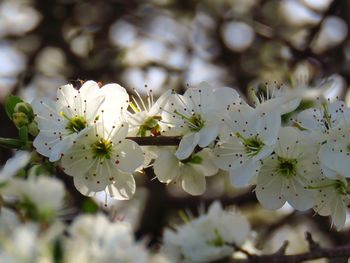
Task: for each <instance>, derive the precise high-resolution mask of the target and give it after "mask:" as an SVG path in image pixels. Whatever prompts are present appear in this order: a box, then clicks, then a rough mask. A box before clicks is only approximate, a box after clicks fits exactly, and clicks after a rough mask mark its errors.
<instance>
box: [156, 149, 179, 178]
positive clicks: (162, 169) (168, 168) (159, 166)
mask: <svg viewBox="0 0 350 263" xmlns="http://www.w3.org/2000/svg"><path fill="white" fill-rule="evenodd" d="M153 170H154V173H155V175H156V176H157V178H158V180H159V181H160V182H162V183H170V182H171V181H173V180H175V179H176V178H177V177H178V176H179V170H180V168H179V161H178V159H177V158H176V156H175V155H174V153H173V152H171V151H168V150H163V151H160V153H159V154H158V158H157V159H156V160H155V162H154V165H153Z"/></svg>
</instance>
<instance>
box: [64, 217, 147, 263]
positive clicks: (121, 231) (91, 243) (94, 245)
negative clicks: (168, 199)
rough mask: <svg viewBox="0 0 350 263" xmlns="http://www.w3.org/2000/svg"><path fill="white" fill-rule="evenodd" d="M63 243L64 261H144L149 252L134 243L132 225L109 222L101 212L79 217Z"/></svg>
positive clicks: (138, 262)
mask: <svg viewBox="0 0 350 263" xmlns="http://www.w3.org/2000/svg"><path fill="white" fill-rule="evenodd" d="M69 233H70V236H69V238H68V240H67V241H66V242H65V252H66V253H65V259H66V261H65V262H66V263H73V262H91V263H110V262H115V263H126V262H127V263H147V262H149V261H148V259H149V255H148V252H147V251H146V249H145V247H144V246H143V245H142V244H138V243H136V242H135V240H134V237H133V232H132V229H131V226H130V225H129V224H128V223H125V222H110V221H109V220H108V219H107V218H106V217H105V216H104V215H102V214H97V215H82V216H79V217H78V218H77V219H75V221H74V222H73V224H72V225H71V227H70V228H69Z"/></svg>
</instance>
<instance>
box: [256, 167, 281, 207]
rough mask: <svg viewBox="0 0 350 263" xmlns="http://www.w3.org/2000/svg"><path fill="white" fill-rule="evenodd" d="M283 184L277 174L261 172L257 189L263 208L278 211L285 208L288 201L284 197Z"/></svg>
mask: <svg viewBox="0 0 350 263" xmlns="http://www.w3.org/2000/svg"><path fill="white" fill-rule="evenodd" d="M282 186H283V182H282V180H281V178H279V177H278V176H277V175H276V174H275V175H273V176H272V175H271V174H269V173H266V172H260V174H259V175H258V181H257V185H256V188H255V193H256V197H257V199H258V200H259V202H260V203H261V204H262V206H263V207H265V208H268V209H278V208H281V207H282V206H283V204H284V203H285V202H286V199H285V198H284V197H283V195H282Z"/></svg>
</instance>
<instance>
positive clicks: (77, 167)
mask: <svg viewBox="0 0 350 263" xmlns="http://www.w3.org/2000/svg"><path fill="white" fill-rule="evenodd" d="M127 133H128V124H127V123H125V122H121V123H108V122H104V123H97V124H95V125H93V126H91V127H89V128H88V129H86V130H85V132H84V134H83V135H82V136H81V137H80V138H79V139H78V140H77V141H74V142H73V145H72V147H71V148H70V149H69V150H68V151H67V153H66V154H64V155H63V157H62V167H63V168H64V171H65V173H67V174H69V175H71V176H73V178H74V185H75V187H76V188H77V189H78V190H79V191H80V192H81V193H82V194H84V195H88V196H92V195H94V194H95V193H96V192H100V191H106V193H107V194H108V195H110V196H111V197H114V198H117V199H130V198H131V197H132V196H133V194H134V193H135V188H136V185H135V180H134V177H133V176H132V173H133V172H134V171H135V170H136V169H137V168H138V167H139V166H140V165H141V164H142V162H143V152H142V150H141V148H140V146H138V145H137V144H136V143H135V142H134V141H131V140H128V139H126V135H127Z"/></svg>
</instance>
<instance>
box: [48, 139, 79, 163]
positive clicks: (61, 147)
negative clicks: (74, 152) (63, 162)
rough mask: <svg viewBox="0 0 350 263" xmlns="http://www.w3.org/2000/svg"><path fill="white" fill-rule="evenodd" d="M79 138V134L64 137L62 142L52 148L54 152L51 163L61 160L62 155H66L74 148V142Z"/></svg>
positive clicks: (51, 154) (51, 155)
mask: <svg viewBox="0 0 350 263" xmlns="http://www.w3.org/2000/svg"><path fill="white" fill-rule="evenodd" d="M78 137H79V134H77V133H73V134H71V135H68V136H66V137H64V138H63V139H62V140H61V141H59V142H58V143H56V144H55V145H54V146H53V147H52V151H51V153H50V162H55V161H57V160H59V159H60V158H61V157H62V155H64V154H66V153H67V152H68V150H69V149H70V148H71V147H72V145H73V142H74V141H75V140H76V139H77V138H78Z"/></svg>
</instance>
